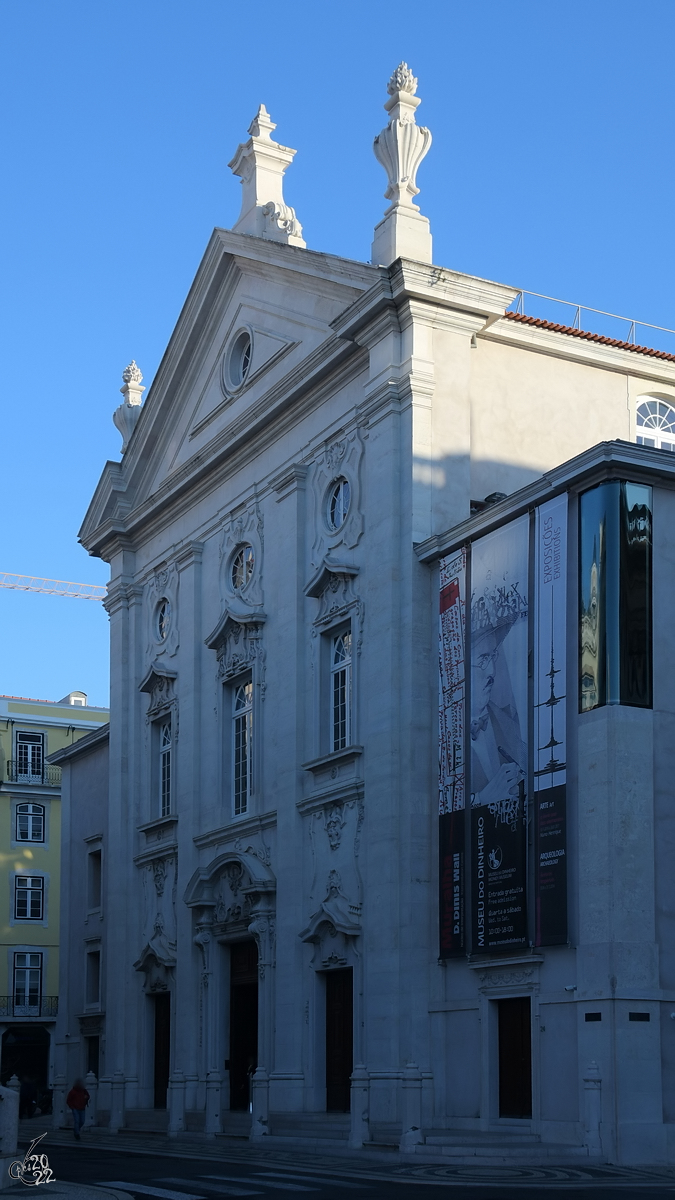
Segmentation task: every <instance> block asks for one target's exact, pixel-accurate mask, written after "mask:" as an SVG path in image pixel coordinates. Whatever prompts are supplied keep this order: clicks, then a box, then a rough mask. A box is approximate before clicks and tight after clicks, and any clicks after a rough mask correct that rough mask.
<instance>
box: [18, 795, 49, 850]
mask: <svg viewBox="0 0 675 1200" xmlns="http://www.w3.org/2000/svg"><path fill="white" fill-rule="evenodd" d="M16 840H17V842H44V840H45V810H44V805H43V804H17V806H16Z"/></svg>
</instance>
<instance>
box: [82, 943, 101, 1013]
mask: <svg viewBox="0 0 675 1200" xmlns="http://www.w3.org/2000/svg"><path fill="white" fill-rule="evenodd" d="M85 1003H86V1004H87V1005H93V1004H100V1003H101V951H100V950H88V951H87V969H86V979H85Z"/></svg>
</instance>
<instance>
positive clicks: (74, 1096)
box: [66, 1079, 89, 1142]
mask: <svg viewBox="0 0 675 1200" xmlns="http://www.w3.org/2000/svg"><path fill="white" fill-rule="evenodd" d="M88 1103H89V1092H88V1091H87V1089H86V1087H85V1086H84V1080H83V1079H76V1080H75V1082H74V1084H73V1086H72V1087H71V1089H70V1091H69V1092H68V1095H67V1096H66V1104H67V1105H68V1108H69V1109H70V1111H71V1112H72V1114H73V1133H74V1134H75V1140H76V1141H77V1142H79V1140H80V1130H81V1128H82V1126H83V1125H84V1114H85V1111H86V1108H87V1105H88Z"/></svg>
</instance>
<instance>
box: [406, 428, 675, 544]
mask: <svg viewBox="0 0 675 1200" xmlns="http://www.w3.org/2000/svg"><path fill="white" fill-rule="evenodd" d="M673 459H675V455H673V454H671V453H670V451H668V450H654V449H652V448H651V447H650V446H636V445H634V444H633V443H632V442H624V441H619V440H617V441H614V442H598V444H597V445H595V446H591V448H590V449H589V450H584V452H583V453H582V454H578V455H577V456H576V457H575V458H570V459H568V461H567V462H565V463H561V465H560V466H559V467H555V468H554V469H553V470H552V471H547V472H546V473H545V474H543V475H541V476H540V477H539V478H538V479H535V480H533V482H532V483H528V484H527V485H526V487H524V488H519V490H518V491H517V492H513V493H512V494H511V495H510V496H507V498H506V499H505V500H502V501H500V503H499V504H493V505H490V507H489V508H487V509H485V510H484V511H483V512H481V513H477V514H476V515H475V516H473V517H469V518H468V519H467V520H466V521H462V522H461V523H460V524H459V525H454V526H452V528H451V529H448V530H445V531H444V532H443V533H439V534H434V535H433V536H432V537H430V538H426V539H425V540H424V541H423V542H416V543H415V547H414V549H415V553H416V555H417V557H418V558H419V559H420V561H421V562H426V563H433V562H435V560H436V559H438V558H441V557H443V556H444V555H446V554H451V553H452V552H453V551H454V550H457V549H459V547H460V546H463V545H465V544H466V542H469V541H472V540H473V539H474V538H476V537H482V536H483V534H486V533H490V532H492V530H493V529H497V528H498V526H500V525H503V524H504V523H505V521H512V520H513V519H514V518H515V517H518V516H521V515H522V514H523V513H525V512H528V511H529V509H530V508H532V507H534V506H535V505H538V504H542V503H543V502H544V501H545V500H552V499H553V497H554V496H559V495H561V494H562V493H563V492H568V491H569V492H578V491H582V490H583V491H585V490H586V489H587V488H589V487H593V486H594V484H595V483H599V482H601V480H603V479H613V478H626V473H628V475H629V476H630V478H631V479H632V480H634V481H635V482H636V483H647V484H653V483H654V482H655V481H656V480H658V481H659V482H661V483H662V484H664V485H665V486H668V487H671V488H675V461H673Z"/></svg>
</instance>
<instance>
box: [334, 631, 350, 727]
mask: <svg viewBox="0 0 675 1200" xmlns="http://www.w3.org/2000/svg"><path fill="white" fill-rule="evenodd" d="M351 726H352V635H351V631H349V630H347V631H344V632H343V633H338V634H337V635H336V636H334V637H333V638H332V641H331V747H330V748H331V750H344V749H345V747H346V746H349V745H351V740H352V728H351Z"/></svg>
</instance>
